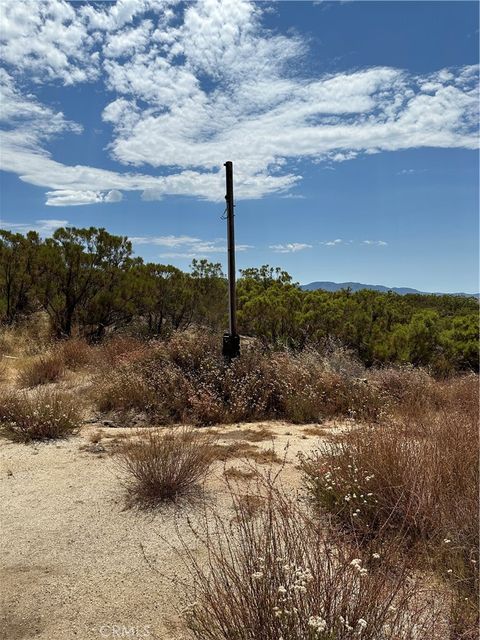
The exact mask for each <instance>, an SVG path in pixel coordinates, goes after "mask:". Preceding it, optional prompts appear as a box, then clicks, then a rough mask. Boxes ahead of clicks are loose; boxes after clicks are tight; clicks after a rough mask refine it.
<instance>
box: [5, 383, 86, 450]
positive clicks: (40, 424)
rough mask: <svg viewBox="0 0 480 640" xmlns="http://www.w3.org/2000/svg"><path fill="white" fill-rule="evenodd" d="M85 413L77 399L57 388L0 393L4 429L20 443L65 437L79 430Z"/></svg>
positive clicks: (6, 433)
mask: <svg viewBox="0 0 480 640" xmlns="http://www.w3.org/2000/svg"><path fill="white" fill-rule="evenodd" d="M80 424H81V413H80V408H79V403H78V400H77V399H74V398H73V397H72V396H71V395H69V394H66V393H61V392H59V391H56V390H50V389H39V390H37V391H36V392H35V393H26V392H24V391H11V392H8V393H7V392H4V393H3V394H2V395H1V396H0V428H1V431H2V433H3V435H4V436H6V437H8V438H9V439H12V440H17V441H20V442H30V441H32V440H52V439H56V438H65V437H67V436H69V435H72V434H74V433H76V432H77V430H78V429H79V427H80Z"/></svg>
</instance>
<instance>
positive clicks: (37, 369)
mask: <svg viewBox="0 0 480 640" xmlns="http://www.w3.org/2000/svg"><path fill="white" fill-rule="evenodd" d="M64 374H65V362H64V360H63V356H62V354H61V353H60V352H59V351H52V352H50V353H46V354H44V355H40V356H37V357H35V358H34V359H32V360H30V361H28V362H27V363H25V364H24V365H23V367H22V369H21V371H20V372H19V374H18V382H19V384H20V386H22V387H36V386H38V385H41V384H48V383H49V382H58V381H59V380H60V379H61V378H62V377H63V375H64Z"/></svg>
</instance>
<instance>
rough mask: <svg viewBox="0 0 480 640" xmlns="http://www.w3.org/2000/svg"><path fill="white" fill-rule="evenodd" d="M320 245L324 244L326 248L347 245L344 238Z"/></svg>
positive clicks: (324, 241) (327, 241)
mask: <svg viewBox="0 0 480 640" xmlns="http://www.w3.org/2000/svg"><path fill="white" fill-rule="evenodd" d="M320 244H323V245H325V246H326V247H336V246H338V245H340V244H345V240H342V238H336V239H335V240H323V241H322V242H320Z"/></svg>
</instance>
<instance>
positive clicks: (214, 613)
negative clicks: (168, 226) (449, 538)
mask: <svg viewBox="0 0 480 640" xmlns="http://www.w3.org/2000/svg"><path fill="white" fill-rule="evenodd" d="M231 496H232V500H233V505H234V517H233V518H232V519H231V521H230V522H226V521H225V517H224V516H223V515H222V514H213V515H212V514H211V513H210V512H208V513H207V514H205V515H206V517H205V522H204V524H203V525H201V526H200V527H199V528H194V527H193V525H191V529H192V532H193V534H194V536H195V538H196V540H197V542H198V544H199V545H200V547H201V549H202V550H205V553H201V559H200V560H199V559H198V553H195V552H193V551H192V545H191V538H190V535H189V536H188V538H185V539H182V538H181V542H182V544H181V547H180V549H179V550H178V552H179V558H180V559H181V560H183V561H184V562H185V563H186V565H187V569H188V571H189V572H190V574H191V576H192V586H191V588H188V587H187V593H186V596H185V605H186V606H185V609H184V616H185V620H186V624H187V626H188V628H189V630H190V632H191V633H192V636H193V637H194V638H197V639H199V640H230V639H231V638H235V639H237V640H259V639H260V638H261V639H262V640H278V639H279V638H284V639H288V640H332V639H334V638H335V640H350V639H352V640H353V639H358V638H360V637H361V638H362V639H366V640H379V638H385V639H387V638H389V639H394V638H395V639H396V638H402V640H409V639H410V640H414V639H415V640H417V639H418V638H429V640H430V639H431V640H434V639H435V638H443V637H444V636H442V635H441V634H440V631H441V629H440V626H441V625H440V622H439V617H440V616H439V611H438V609H437V607H436V605H435V602H434V601H433V599H432V597H430V596H431V594H429V593H428V592H427V590H426V589H425V590H422V588H421V586H420V584H419V582H418V580H416V579H415V578H414V577H413V575H409V572H408V569H407V565H406V563H405V561H398V563H397V566H396V571H395V572H391V571H386V570H385V568H384V562H383V559H382V558H377V554H375V555H374V552H373V551H372V550H369V551H367V552H365V551H360V550H359V549H358V548H355V547H352V546H350V545H346V544H343V543H342V542H341V540H340V539H339V537H338V535H337V534H336V532H335V530H334V529H331V528H330V527H329V526H328V524H327V523H323V522H322V523H319V522H318V521H317V520H315V519H312V518H310V516H309V514H308V512H307V510H306V509H305V508H304V507H302V506H299V504H298V502H297V503H296V504H294V503H293V502H292V501H291V500H290V499H289V498H288V497H286V495H285V494H283V493H281V492H278V491H275V490H274V489H273V487H272V484H271V483H269V485H267V487H265V486H264V487H262V488H261V489H260V491H259V495H258V496H256V495H255V494H253V497H252V496H250V495H249V499H248V500H246V499H245V497H244V496H242V495H236V494H235V492H234V491H232V490H231ZM253 498H255V500H253ZM252 505H253V506H252ZM195 551H196V552H198V549H197V547H195ZM390 553H391V555H392V556H393V555H394V553H395V552H394V549H393V548H390ZM395 559H396V560H398V557H397V556H396V557H395Z"/></svg>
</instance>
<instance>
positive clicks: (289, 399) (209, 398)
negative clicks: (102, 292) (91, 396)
mask: <svg viewBox="0 0 480 640" xmlns="http://www.w3.org/2000/svg"><path fill="white" fill-rule="evenodd" d="M140 390H141V391H140ZM95 394H96V402H97V405H98V407H99V408H100V410H106V411H109V410H110V411H126V410H130V409H137V410H139V411H142V412H146V413H147V414H148V415H149V417H150V418H152V419H153V420H155V421H156V422H157V423H160V424H172V423H179V422H188V423H189V424H197V425H202V426H204V425H211V424H220V423H232V422H233V423H235V422H246V421H248V422H252V421H261V420H272V419H285V420H290V421H292V422H296V423H312V422H318V421H319V420H322V419H323V418H330V417H335V416H342V417H350V418H358V419H361V420H368V421H376V420H378V419H379V418H380V416H381V415H382V412H383V408H384V400H383V398H382V396H381V394H380V393H379V392H378V390H377V388H376V387H375V386H374V385H369V384H365V382H364V381H358V380H355V379H351V378H348V377H345V376H343V375H341V374H338V373H333V372H330V371H326V370H325V366H324V364H323V361H322V359H321V357H320V355H319V354H316V353H314V352H313V351H311V350H309V351H308V352H305V353H301V354H293V353H290V352H287V351H285V352H281V353H277V352H270V353H269V352H265V353H264V352H253V351H251V350H246V352H245V353H244V354H242V356H241V357H240V358H237V359H235V360H234V361H233V362H232V363H231V365H230V366H226V365H225V362H224V360H223V358H222V356H221V353H220V350H219V348H218V344H216V343H214V342H213V341H212V337H211V336H210V335H209V334H206V335H204V334H200V333H196V334H194V333H193V332H191V333H189V334H185V335H184V334H174V335H173V336H172V337H171V338H170V339H169V340H166V341H165V342H162V343H155V344H154V345H152V347H151V349H150V350H147V349H144V350H143V351H142V350H140V351H138V352H137V354H136V356H135V359H134V360H126V361H124V362H117V364H116V365H115V366H114V367H112V366H110V367H102V371H101V373H100V375H99V378H98V380H97V384H96V385H95Z"/></svg>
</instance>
